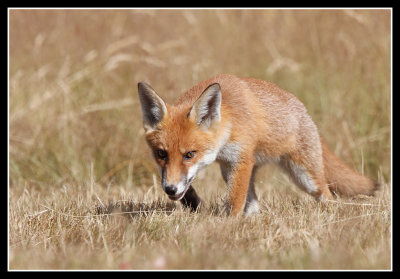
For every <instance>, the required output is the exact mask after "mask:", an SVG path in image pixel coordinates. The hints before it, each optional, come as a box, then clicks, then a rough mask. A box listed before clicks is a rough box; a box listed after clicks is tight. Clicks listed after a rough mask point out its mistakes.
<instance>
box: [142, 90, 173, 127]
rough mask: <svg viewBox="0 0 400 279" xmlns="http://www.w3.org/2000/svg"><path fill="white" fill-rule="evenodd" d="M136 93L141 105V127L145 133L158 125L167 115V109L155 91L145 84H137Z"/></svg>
mask: <svg viewBox="0 0 400 279" xmlns="http://www.w3.org/2000/svg"><path fill="white" fill-rule="evenodd" d="M138 93H139V99H140V103H141V105H142V114H143V127H144V129H145V131H146V132H147V131H149V130H153V129H155V127H156V126H157V125H158V123H160V121H161V120H162V119H163V117H164V116H165V115H166V114H167V107H166V106H165V102H164V101H163V100H162V99H161V98H160V97H159V96H158V95H157V93H156V91H154V89H153V88H151V86H150V85H148V84H147V83H145V82H139V83H138Z"/></svg>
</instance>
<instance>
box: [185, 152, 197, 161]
mask: <svg viewBox="0 0 400 279" xmlns="http://www.w3.org/2000/svg"><path fill="white" fill-rule="evenodd" d="M195 153H196V151H189V152H188V153H186V154H185V155H183V157H184V158H185V159H186V160H188V159H192V158H193V157H194V154H195Z"/></svg>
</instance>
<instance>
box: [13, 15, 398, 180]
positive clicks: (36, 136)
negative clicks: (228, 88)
mask: <svg viewBox="0 0 400 279" xmlns="http://www.w3.org/2000/svg"><path fill="white" fill-rule="evenodd" d="M390 39H391V32H390V10H329V9H328V10H11V11H10V42H9V46H10V48H9V49H10V106H9V111H10V121H9V123H10V184H11V186H13V185H14V184H15V183H17V181H20V180H21V179H22V180H28V181H30V182H35V183H36V184H37V185H38V186H40V185H51V186H52V187H54V186H55V185H57V184H60V183H62V182H63V181H65V180H81V179H86V178H87V177H88V173H89V170H90V165H91V163H92V164H94V172H95V177H97V178H102V177H104V176H105V175H106V174H107V173H108V174H109V175H112V176H113V177H115V179H117V181H128V182H129V181H132V183H133V184H141V183H146V178H148V177H151V175H150V174H151V173H153V172H155V170H156V169H155V166H154V164H153V163H152V162H151V160H150V157H149V156H148V150H147V149H146V148H145V146H144V145H145V143H144V140H143V133H142V128H141V112H140V107H139V104H138V99H137V89H136V84H137V82H138V81H142V80H143V81H147V82H149V83H150V84H152V85H153V87H154V88H155V89H156V90H157V91H158V92H159V94H160V95H162V96H163V97H165V99H166V100H167V101H169V102H172V101H173V100H175V99H176V98H177V96H179V95H180V94H182V93H183V92H184V91H185V90H187V89H188V88H190V87H191V86H192V85H193V84H195V83H197V82H199V81H201V80H203V79H206V78H208V77H211V76H213V75H215V74H217V73H232V74H236V75H239V76H244V77H256V78H260V79H266V80H269V81H271V82H273V83H276V84H277V85H279V86H280V87H282V88H284V89H286V90H288V91H289V92H292V93H293V94H295V95H297V96H298V97H299V98H300V99H301V100H302V101H303V102H304V104H305V105H306V107H307V109H308V111H309V113H310V114H311V116H312V118H313V119H314V121H315V122H316V123H317V126H318V127H319V129H320V132H321V134H322V135H323V136H324V137H325V138H326V140H327V141H328V143H329V145H330V146H331V148H332V149H333V150H334V151H335V152H336V154H337V155H339V156H340V157H341V158H342V159H343V160H345V161H346V162H348V163H349V164H350V165H352V166H353V167H354V168H356V169H358V170H360V171H363V172H365V173H366V174H368V175H370V176H372V177H374V178H377V176H378V172H379V170H380V169H381V173H382V175H383V176H384V178H385V179H386V180H388V179H389V178H390V150H391V149H390V148H391V143H390V132H391V131H390V125H391V122H390V121H391V117H390V115H391V94H390V92H391V91H390V90H391V89H390V88H391V87H390V86H391V80H390V77H391V72H390V70H391V68H390V67H391V64H390V63H391V56H390V51H391V50H390V47H391V43H390ZM123 162H125V163H123ZM121 163H122V165H121ZM123 166H125V167H123ZM129 166H130V167H129ZM128 167H129V168H128ZM110 171H111V173H109V172H110ZM106 178H107V177H106ZM128 178H129V180H128ZM131 185H132V184H131ZM46 187H47V186H46Z"/></svg>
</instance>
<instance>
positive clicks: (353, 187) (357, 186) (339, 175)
mask: <svg viewBox="0 0 400 279" xmlns="http://www.w3.org/2000/svg"><path fill="white" fill-rule="evenodd" d="M321 144H322V156H323V160H324V171H325V177H326V179H327V181H328V185H329V189H330V190H331V192H333V193H336V194H338V195H339V196H345V197H350V196H354V195H358V194H363V195H373V194H374V192H375V191H376V190H378V189H379V186H380V185H379V183H378V182H376V181H374V180H372V179H370V178H368V177H365V176H363V175H361V174H360V173H358V172H356V171H354V170H353V169H351V168H350V167H349V166H348V165H346V164H345V163H344V162H342V161H341V160H340V159H339V158H338V157H336V156H335V154H333V152H332V151H330V150H329V148H328V146H327V144H326V143H325V141H324V139H322V137H321Z"/></svg>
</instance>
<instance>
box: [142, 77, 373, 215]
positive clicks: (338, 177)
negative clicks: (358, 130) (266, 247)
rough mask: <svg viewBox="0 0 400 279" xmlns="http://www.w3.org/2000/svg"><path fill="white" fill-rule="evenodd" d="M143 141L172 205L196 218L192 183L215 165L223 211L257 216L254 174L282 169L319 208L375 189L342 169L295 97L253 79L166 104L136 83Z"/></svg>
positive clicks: (215, 85)
mask: <svg viewBox="0 0 400 279" xmlns="http://www.w3.org/2000/svg"><path fill="white" fill-rule="evenodd" d="M138 93H139V98H140V102H141V106H142V113H143V125H144V129H145V134H146V141H147V143H148V145H149V146H150V148H151V151H152V155H153V157H154V159H155V161H156V162H157V164H158V167H159V170H160V172H161V176H162V179H161V184H162V188H163V190H164V191H165V193H166V194H167V195H168V197H169V198H170V199H171V200H174V201H178V200H180V201H181V202H182V204H183V205H184V206H186V207H190V208H191V209H193V210H196V208H197V207H198V206H199V205H200V203H201V199H200V198H199V197H198V195H197V194H196V191H195V190H194V188H193V187H192V185H191V183H192V181H193V178H194V177H195V175H196V173H197V172H198V170H199V169H201V168H203V167H205V166H207V165H209V164H211V163H212V162H214V161H217V162H218V163H219V165H220V168H221V172H222V177H223V179H224V180H225V182H226V183H227V185H228V188H227V195H226V204H225V206H226V208H225V209H226V210H227V212H228V213H230V214H232V215H235V216H236V215H238V214H239V213H240V212H242V210H243V207H244V215H249V214H254V213H257V212H258V210H259V207H258V202H257V196H256V194H255V191H254V176H255V173H256V171H257V168H258V167H259V166H261V165H263V164H265V163H270V162H273V163H277V164H279V165H280V166H281V167H282V168H283V169H284V170H285V171H286V172H287V173H288V174H289V175H290V176H291V178H292V179H293V181H294V183H295V184H296V185H297V186H298V187H300V189H302V190H304V191H305V192H307V193H309V194H311V195H312V196H314V197H315V198H316V199H317V200H321V199H322V200H323V199H331V198H332V193H335V194H339V195H342V196H351V195H356V194H365V195H370V194H373V192H374V191H375V190H376V189H377V187H378V183H376V182H374V181H373V180H371V179H369V178H367V177H364V176H362V175H361V174H359V173H357V172H355V171H353V170H352V169H351V168H350V167H348V166H347V165H346V164H345V163H343V162H342V161H340V160H339V159H338V158H337V157H336V156H335V155H334V154H333V153H332V152H331V151H330V150H329V149H328V147H327V145H326V144H325V142H324V140H323V139H322V137H320V135H319V133H318V130H317V127H316V126H315V124H314V122H313V121H312V120H311V117H310V116H309V115H308V113H307V110H306V108H305V107H304V105H303V104H302V103H301V102H300V100H299V99H297V98H296V97H295V96H294V95H292V94H291V93H289V92H286V91H285V90H283V89H281V88H279V87H278V86H276V85H274V84H272V83H270V82H267V81H263V80H258V79H254V78H239V77H236V76H233V75H227V74H220V75H217V76H215V77H212V78H210V79H208V80H205V81H202V82H200V83H199V84H197V85H195V86H193V87H192V88H191V89H189V90H188V91H187V92H186V93H184V94H183V95H182V96H181V97H180V98H179V99H178V100H177V101H176V103H175V104H174V105H168V104H166V103H165V102H164V101H163V100H162V99H161V98H160V97H159V96H158V95H157V93H156V92H155V91H154V89H153V88H151V87H150V85H148V84H146V83H144V82H140V83H138Z"/></svg>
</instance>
